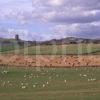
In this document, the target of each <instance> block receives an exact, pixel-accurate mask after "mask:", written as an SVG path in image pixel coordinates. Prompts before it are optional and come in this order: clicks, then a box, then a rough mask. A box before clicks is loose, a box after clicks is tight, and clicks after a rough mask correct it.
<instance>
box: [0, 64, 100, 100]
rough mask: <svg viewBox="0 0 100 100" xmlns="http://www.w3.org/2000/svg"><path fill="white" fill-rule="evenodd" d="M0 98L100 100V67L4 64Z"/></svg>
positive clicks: (0, 76)
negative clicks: (48, 66) (41, 66)
mask: <svg viewBox="0 0 100 100" xmlns="http://www.w3.org/2000/svg"><path fill="white" fill-rule="evenodd" d="M0 100H100V68H95V67H94V68H86V67H84V68H66V69H65V68H61V69H60V68H58V69H56V68H51V69H49V68H22V67H20V68H15V67H3V66H1V67H0Z"/></svg>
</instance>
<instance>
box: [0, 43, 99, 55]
mask: <svg viewBox="0 0 100 100" xmlns="http://www.w3.org/2000/svg"><path fill="white" fill-rule="evenodd" d="M6 48H7V47H5V49H6ZM10 48H11V47H9V49H8V48H7V50H5V49H2V52H1V53H8V54H9V53H11V54H25V55H77V54H80V55H84V54H100V44H92V43H91V44H69V45H40V46H30V47H27V46H25V47H21V48H13V49H10Z"/></svg>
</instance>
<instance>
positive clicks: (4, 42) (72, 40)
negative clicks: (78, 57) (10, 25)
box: [0, 37, 100, 46]
mask: <svg viewBox="0 0 100 100" xmlns="http://www.w3.org/2000/svg"><path fill="white" fill-rule="evenodd" d="M78 43H85V44H87V43H95V44H100V39H84V38H75V37H67V38H62V39H52V40H48V41H24V40H18V41H17V40H16V39H4V38H0V46H1V45H3V46H9V45H16V44H18V45H22V46H24V45H28V46H31V45H53V44H55V45H61V44H78Z"/></svg>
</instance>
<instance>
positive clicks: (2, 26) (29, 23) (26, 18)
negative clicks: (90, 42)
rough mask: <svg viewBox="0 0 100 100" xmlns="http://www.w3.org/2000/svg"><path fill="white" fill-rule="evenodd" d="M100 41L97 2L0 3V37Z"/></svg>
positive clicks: (33, 0) (16, 0)
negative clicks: (70, 38)
mask: <svg viewBox="0 0 100 100" xmlns="http://www.w3.org/2000/svg"><path fill="white" fill-rule="evenodd" d="M15 34H19V36H20V38H21V39H24V40H39V41H40V40H49V39H53V38H56V39H59V38H64V37H70V36H73V37H74V36H75V37H83V38H100V0H0V37H3V38H13V37H14V36H15Z"/></svg>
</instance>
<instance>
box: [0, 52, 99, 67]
mask: <svg viewBox="0 0 100 100" xmlns="http://www.w3.org/2000/svg"><path fill="white" fill-rule="evenodd" d="M0 65H7V66H18V67H20V66H21V67H22V66H25V67H58V68H60V67H66V68H67V67H94V66H95V67H99V66H100V55H79V56H75V55H61V56H59V55H55V56H53V55H52V56H50V55H37V56H36V55H32V56H24V55H9V54H8V55H0Z"/></svg>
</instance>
